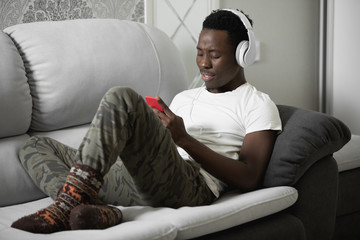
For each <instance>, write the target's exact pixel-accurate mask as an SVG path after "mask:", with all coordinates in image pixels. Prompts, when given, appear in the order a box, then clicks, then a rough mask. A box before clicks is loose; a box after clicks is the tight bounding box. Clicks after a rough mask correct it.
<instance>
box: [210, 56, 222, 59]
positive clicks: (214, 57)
mask: <svg viewBox="0 0 360 240" xmlns="http://www.w3.org/2000/svg"><path fill="white" fill-rule="evenodd" d="M211 58H213V59H218V58H220V56H218V55H214V56H211Z"/></svg>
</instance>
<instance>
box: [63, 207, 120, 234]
mask: <svg viewBox="0 0 360 240" xmlns="http://www.w3.org/2000/svg"><path fill="white" fill-rule="evenodd" d="M121 221H122V213H121V211H120V209H118V208H116V207H112V206H107V205H83V204H82V205H79V206H77V207H75V208H74V209H73V210H71V213H70V220H69V225H70V228H71V230H78V229H105V228H109V227H112V226H115V225H118V224H120V223H121Z"/></svg>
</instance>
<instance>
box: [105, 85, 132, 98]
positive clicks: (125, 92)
mask: <svg viewBox="0 0 360 240" xmlns="http://www.w3.org/2000/svg"><path fill="white" fill-rule="evenodd" d="M114 94H115V95H116V96H131V97H133V96H138V93H137V92H135V90H133V89H132V88H129V87H121V86H118V87H112V88H110V89H109V90H108V91H107V92H106V95H114Z"/></svg>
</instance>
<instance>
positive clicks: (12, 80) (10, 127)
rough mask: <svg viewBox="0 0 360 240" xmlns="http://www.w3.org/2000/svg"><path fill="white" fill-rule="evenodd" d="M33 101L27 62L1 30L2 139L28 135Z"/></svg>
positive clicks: (0, 116) (0, 93)
mask: <svg viewBox="0 0 360 240" xmlns="http://www.w3.org/2000/svg"><path fill="white" fill-rule="evenodd" d="M31 108H32V101H31V95H30V88H29V85H28V83H27V78H26V73H25V67H24V63H23V61H22V59H21V56H20V54H19V52H18V51H17V49H16V46H15V45H14V43H13V42H12V41H11V39H10V38H9V37H8V36H7V35H6V34H5V33H3V32H1V31H0V138H3V137H7V136H14V135H21V134H24V133H25V132H26V131H27V130H28V129H29V127H30V122H31Z"/></svg>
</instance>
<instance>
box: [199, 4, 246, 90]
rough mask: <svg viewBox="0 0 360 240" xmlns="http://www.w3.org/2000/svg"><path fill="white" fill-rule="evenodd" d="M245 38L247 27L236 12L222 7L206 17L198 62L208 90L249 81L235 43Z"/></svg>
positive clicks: (227, 87)
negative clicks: (240, 62) (236, 52)
mask: <svg viewBox="0 0 360 240" xmlns="http://www.w3.org/2000/svg"><path fill="white" fill-rule="evenodd" d="M242 40H247V30H246V28H245V27H244V25H243V24H242V21H241V20H240V18H239V17H238V16H237V15H235V14H234V13H232V12H230V11H223V10H219V11H215V12H213V13H212V14H210V15H209V16H208V17H207V18H206V19H205V21H204V23H203V29H202V31H201V33H200V36H199V41H198V44H197V57H196V63H197V65H198V67H199V69H200V72H201V74H202V79H203V81H204V82H205V85H206V87H207V89H208V90H209V91H211V92H226V91H232V90H234V89H235V88H237V87H238V86H240V85H241V84H243V83H245V82H246V80H245V77H244V72H243V69H242V67H240V66H239V65H238V63H237V60H236V58H235V51H236V47H237V45H238V43H239V42H241V41H242Z"/></svg>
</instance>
